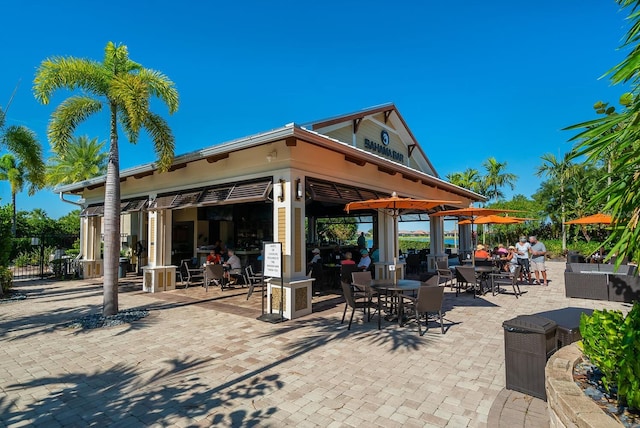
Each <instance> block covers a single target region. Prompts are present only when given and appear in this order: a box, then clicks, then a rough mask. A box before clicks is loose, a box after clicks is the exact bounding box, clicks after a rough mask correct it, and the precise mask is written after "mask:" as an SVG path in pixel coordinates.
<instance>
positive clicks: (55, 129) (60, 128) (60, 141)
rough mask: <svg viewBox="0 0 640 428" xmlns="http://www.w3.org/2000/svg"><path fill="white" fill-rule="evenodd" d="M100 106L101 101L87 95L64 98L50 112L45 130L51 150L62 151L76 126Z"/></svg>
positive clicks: (100, 108) (98, 109) (99, 108)
mask: <svg viewBox="0 0 640 428" xmlns="http://www.w3.org/2000/svg"><path fill="white" fill-rule="evenodd" d="M102 107H103V104H102V102H100V101H99V100H96V99H94V98H91V97H87V96H73V97H70V98H67V99H66V100H64V101H63V102H62V103H61V104H60V105H59V106H58V107H57V108H56V109H55V111H54V112H53V113H52V115H51V120H50V121H49V129H48V130H47V136H48V137H49V142H50V143H51V146H52V147H53V150H54V151H56V152H58V153H60V152H63V151H64V150H65V148H66V146H67V143H68V142H69V141H71V139H72V138H73V132H74V131H75V130H76V128H77V126H78V125H79V124H80V123H81V122H83V121H84V120H85V119H87V118H88V117H89V116H91V115H92V114H94V113H97V112H99V111H100V110H102Z"/></svg>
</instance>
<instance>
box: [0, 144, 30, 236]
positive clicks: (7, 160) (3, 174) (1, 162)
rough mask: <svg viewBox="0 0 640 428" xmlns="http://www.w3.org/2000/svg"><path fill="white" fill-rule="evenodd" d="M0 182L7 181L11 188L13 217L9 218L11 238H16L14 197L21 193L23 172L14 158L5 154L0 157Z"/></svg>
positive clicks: (23, 178)
mask: <svg viewBox="0 0 640 428" xmlns="http://www.w3.org/2000/svg"><path fill="white" fill-rule="evenodd" d="M0 181H8V182H9V186H10V187H11V205H12V207H13V215H12V216H11V236H16V222H17V216H16V195H17V194H18V193H19V192H21V191H22V188H23V187H24V182H25V172H24V168H23V167H22V165H21V164H19V163H18V162H17V161H16V158H15V157H14V156H13V155H12V154H11V153H7V154H6V155H3V156H2V157H0Z"/></svg>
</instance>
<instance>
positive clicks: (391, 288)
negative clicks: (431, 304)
mask: <svg viewBox="0 0 640 428" xmlns="http://www.w3.org/2000/svg"><path fill="white" fill-rule="evenodd" d="M420 285H421V283H420V281H416V280H412V279H398V280H396V281H395V282H394V281H393V280H392V279H378V280H376V279H374V280H371V287H372V288H374V289H376V290H378V330H380V329H381V323H382V321H381V318H382V308H381V300H380V297H381V294H382V293H381V291H384V292H385V294H389V293H391V299H392V303H393V301H395V302H396V306H397V308H398V309H397V315H398V325H399V326H402V317H403V315H404V310H403V309H404V308H403V304H402V301H401V299H402V294H404V292H406V291H415V290H418V289H420Z"/></svg>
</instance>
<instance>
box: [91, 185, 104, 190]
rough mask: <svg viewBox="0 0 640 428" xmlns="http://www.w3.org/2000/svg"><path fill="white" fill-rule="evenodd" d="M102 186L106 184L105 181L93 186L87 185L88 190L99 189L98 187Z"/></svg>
mask: <svg viewBox="0 0 640 428" xmlns="http://www.w3.org/2000/svg"><path fill="white" fill-rule="evenodd" d="M102 186H104V184H103V183H100V184H94V185H92V186H87V190H93V189H97V188H99V187H102Z"/></svg>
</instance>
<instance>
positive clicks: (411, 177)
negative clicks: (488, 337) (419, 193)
mask: <svg viewBox="0 0 640 428" xmlns="http://www.w3.org/2000/svg"><path fill="white" fill-rule="evenodd" d="M402 178H404V179H405V180H409V181H413V182H414V183H417V182H418V181H420V179H419V178H418V177H413V176H411V175H407V174H404V173H403V174H402Z"/></svg>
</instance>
